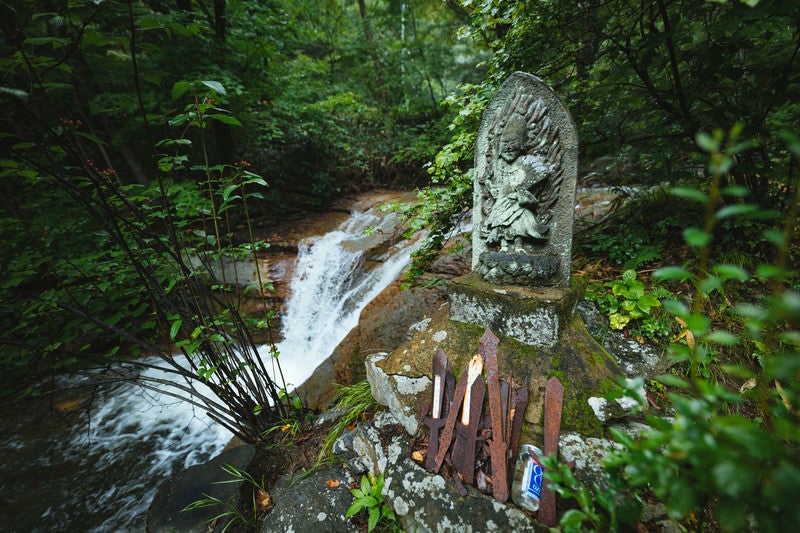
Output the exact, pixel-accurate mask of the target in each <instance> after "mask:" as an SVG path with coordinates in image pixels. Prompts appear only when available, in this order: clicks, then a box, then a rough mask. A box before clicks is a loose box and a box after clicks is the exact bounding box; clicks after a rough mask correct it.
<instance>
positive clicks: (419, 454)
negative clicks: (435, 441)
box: [411, 450, 424, 463]
mask: <svg viewBox="0 0 800 533" xmlns="http://www.w3.org/2000/svg"><path fill="white" fill-rule="evenodd" d="M411 458H412V459H413V460H415V461H416V462H418V463H421V462H422V461H423V459H424V458H423V456H422V452H421V451H419V450H414V451H413V452H411Z"/></svg>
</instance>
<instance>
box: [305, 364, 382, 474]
mask: <svg viewBox="0 0 800 533" xmlns="http://www.w3.org/2000/svg"><path fill="white" fill-rule="evenodd" d="M338 388H339V391H338V392H337V394H336V405H335V406H334V408H333V411H337V412H340V413H341V416H339V418H338V419H337V420H336V422H335V423H334V425H333V427H332V428H331V431H330V433H328V435H327V436H326V437H325V439H324V440H323V442H322V446H321V448H320V451H319V456H318V458H317V461H318V462H322V461H324V460H325V459H327V457H328V456H329V455H330V453H331V450H332V449H333V444H334V443H335V442H336V439H338V438H339V436H340V435H341V434H342V432H343V431H344V430H345V429H346V428H348V427H351V426H353V425H355V424H356V423H357V422H359V421H360V420H363V419H365V418H366V417H367V416H368V415H369V414H371V413H373V412H374V411H375V408H376V407H377V403H376V402H375V398H373V397H372V390H371V389H370V386H369V382H368V381H366V380H364V381H360V382H358V383H354V384H353V385H346V386H338Z"/></svg>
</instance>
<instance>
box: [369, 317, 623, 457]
mask: <svg viewBox="0 0 800 533" xmlns="http://www.w3.org/2000/svg"><path fill="white" fill-rule="evenodd" d="M484 332H485V329H483V328H481V327H479V326H475V325H472V324H466V323H463V322H457V321H453V320H450V319H449V310H448V308H447V305H445V306H442V308H440V309H439V310H438V311H437V313H435V314H434V316H433V317H431V318H430V319H429V320H427V321H426V322H425V324H424V327H423V326H420V327H419V328H418V331H416V332H415V334H414V335H413V337H412V338H411V340H409V341H408V342H407V343H405V344H403V345H402V346H401V347H400V348H398V349H397V350H395V351H394V352H392V353H391V354H390V355H389V356H388V357H386V358H385V359H383V360H382V361H380V362H379V363H378V366H379V367H380V368H381V369H382V370H383V371H384V372H385V373H386V374H389V375H400V376H404V377H409V378H420V377H423V376H426V377H428V378H431V377H432V360H433V356H434V354H435V353H436V351H437V350H438V349H442V350H443V351H444V352H445V354H447V357H448V360H449V361H450V365H451V367H452V369H453V372H454V374H455V375H456V378H458V376H459V375H460V373H461V372H462V370H463V369H464V368H465V367H466V365H467V363H468V361H469V359H470V358H471V357H472V356H473V355H474V354H475V353H476V352H477V350H478V346H479V343H480V339H481V337H482V336H483V334H484ZM497 359H498V367H499V371H500V375H501V377H508V376H511V377H513V380H514V382H515V383H522V382H523V381H524V380H525V379H527V380H528V398H529V400H528V407H527V409H526V410H525V421H526V424H524V425H523V439H525V441H526V442H533V443H536V442H541V441H542V440H541V436H542V423H543V419H544V389H545V383H546V381H547V379H548V378H550V377H552V376H557V377H558V378H559V379H560V380H561V382H562V383H563V385H564V403H563V405H564V410H563V414H562V425H561V430H562V432H564V431H576V432H579V433H581V434H583V435H586V436H598V437H599V436H602V434H603V423H602V422H601V421H600V420H599V419H597V417H596V416H595V414H594V412H593V410H592V408H591V406H590V405H589V402H588V399H589V398H591V397H596V396H601V397H605V396H606V395H608V394H609V393H610V392H611V391H612V390H614V389H615V388H617V385H616V383H617V382H618V380H619V378H621V377H623V374H622V371H621V370H620V369H619V367H618V366H617V364H616V362H615V361H614V359H613V358H612V357H611V356H610V355H609V354H608V352H607V351H606V350H605V349H604V348H603V347H602V346H600V345H599V344H598V343H597V342H596V341H595V340H594V338H593V337H592V336H591V335H590V334H589V332H588V331H587V329H586V326H585V324H584V323H583V319H582V318H581V317H580V316H579V315H575V316H572V317H571V318H570V320H569V321H568V322H567V323H566V324H565V325H564V326H563V328H562V330H561V334H560V337H559V341H558V342H557V343H556V345H555V346H553V347H551V348H546V347H544V348H543V347H534V346H529V345H526V344H524V343H521V342H519V341H517V340H514V339H511V338H507V337H502V336H501V337H500V344H499V346H498V352H497ZM412 401H413V402H414V403H413V405H412V406H410V407H411V409H409V410H412V409H413V412H417V413H418V412H422V411H423V410H425V408H426V407H427V406H429V404H430V402H431V389H430V387H429V388H428V389H427V390H425V391H424V392H422V393H421V394H419V395H417V396H416V397H414V398H413V400H412ZM484 408H485V411H484V412H488V406H485V407H484Z"/></svg>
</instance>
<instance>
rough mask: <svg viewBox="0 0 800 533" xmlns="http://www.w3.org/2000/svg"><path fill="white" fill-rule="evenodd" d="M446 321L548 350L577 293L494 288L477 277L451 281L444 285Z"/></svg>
mask: <svg viewBox="0 0 800 533" xmlns="http://www.w3.org/2000/svg"><path fill="white" fill-rule="evenodd" d="M447 289H448V293H449V296H450V319H451V320H456V321H458V322H465V323H467V324H475V325H477V326H481V327H483V328H489V329H491V330H492V331H494V332H495V333H496V334H498V335H503V336H506V337H511V338H514V339H516V340H518V341H520V342H522V343H524V344H527V345H529V346H538V347H552V346H555V345H556V344H557V343H558V338H559V334H560V332H561V329H562V328H563V326H564V324H566V323H567V322H568V321H569V320H570V319H571V317H572V313H573V310H574V308H575V304H576V302H577V296H578V291H576V290H573V289H569V288H533V287H525V286H519V285H494V284H492V283H487V282H486V281H484V280H483V279H481V278H480V276H478V275H477V274H468V275H466V276H461V277H458V278H453V279H452V280H450V281H449V283H448V285H447Z"/></svg>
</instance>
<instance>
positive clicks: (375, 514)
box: [367, 507, 381, 531]
mask: <svg viewBox="0 0 800 533" xmlns="http://www.w3.org/2000/svg"><path fill="white" fill-rule="evenodd" d="M380 518H381V513H380V511H379V510H378V508H377V507H370V509H369V521H368V524H367V530H369V531H372V530H373V529H375V526H377V525H378V520H380Z"/></svg>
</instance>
